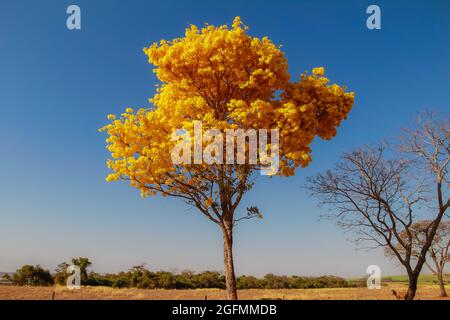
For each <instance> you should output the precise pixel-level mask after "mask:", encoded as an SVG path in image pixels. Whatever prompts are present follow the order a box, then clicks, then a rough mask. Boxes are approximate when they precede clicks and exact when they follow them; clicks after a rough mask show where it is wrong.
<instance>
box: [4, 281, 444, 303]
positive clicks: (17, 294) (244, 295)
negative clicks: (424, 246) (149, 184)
mask: <svg viewBox="0 0 450 320" xmlns="http://www.w3.org/2000/svg"><path fill="white" fill-rule="evenodd" d="M392 289H394V290H396V291H397V292H400V293H402V292H405V291H406V286H405V285H404V284H388V285H384V286H383V287H382V288H381V289H379V290H369V289H367V288H334V289H279V290H274V289H248V290H239V293H238V294H239V299H243V300H245V299H248V300H258V299H286V300H290V299H293V300H317V299H318V300H394V299H396V298H395V297H394V296H393V294H392V291H391V290H392ZM447 291H448V292H449V294H450V286H447ZM53 292H54V293H55V294H54V298H55V300H153V299H162V300H183V299H193V300H203V299H205V298H207V299H209V300H215V299H224V298H225V292H224V291H223V290H219V289H196V290H149V289H113V288H109V287H82V288H81V289H79V290H69V289H67V288H66V287H63V286H57V287H18V286H0V299H1V300H10V299H19V300H20V299H26V300H50V299H52V296H53ZM416 299H421V300H429V299H444V298H440V297H439V288H438V287H437V286H436V285H421V286H419V289H418V294H417V296H416ZM445 299H448V300H450V298H445Z"/></svg>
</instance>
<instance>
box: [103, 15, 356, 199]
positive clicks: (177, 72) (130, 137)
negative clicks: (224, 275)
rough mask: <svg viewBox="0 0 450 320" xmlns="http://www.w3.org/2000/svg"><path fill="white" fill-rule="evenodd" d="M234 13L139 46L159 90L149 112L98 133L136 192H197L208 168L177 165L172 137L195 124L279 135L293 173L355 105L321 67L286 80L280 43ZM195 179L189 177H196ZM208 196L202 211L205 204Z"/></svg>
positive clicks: (116, 172) (126, 116)
mask: <svg viewBox="0 0 450 320" xmlns="http://www.w3.org/2000/svg"><path fill="white" fill-rule="evenodd" d="M247 29H248V27H246V26H244V25H243V24H242V22H241V20H240V18H239V17H236V18H235V19H234V22H233V24H232V27H231V28H229V27H227V26H219V27H215V26H212V25H206V26H204V27H203V28H201V29H199V28H197V27H196V26H190V27H189V28H188V29H186V32H185V36H184V37H182V38H177V39H174V40H172V41H165V40H162V41H160V42H159V43H154V44H152V45H151V46H149V47H148V48H145V49H144V53H145V54H146V55H147V56H148V60H149V63H151V64H153V65H154V66H155V68H154V72H155V74H156V76H157V77H158V79H159V80H160V81H161V85H160V86H158V88H157V93H156V94H155V95H154V97H153V98H152V99H150V102H151V103H152V105H153V106H152V107H151V108H150V109H139V110H137V111H136V112H134V111H133V109H131V108H127V109H126V112H125V113H123V114H122V115H121V116H120V117H119V118H117V119H116V117H115V116H114V115H109V116H108V119H110V120H111V122H110V123H109V124H108V125H106V126H105V127H103V128H102V129H101V131H106V132H107V133H108V138H107V140H106V141H107V143H108V149H109V151H110V152H111V155H112V159H111V160H109V161H108V166H109V168H111V169H112V173H111V174H110V175H109V176H108V177H107V180H117V179H120V178H122V179H128V180H130V183H131V184H132V185H133V186H135V187H137V188H139V189H140V190H141V192H142V194H143V195H144V196H145V195H150V194H154V193H155V192H158V191H159V192H162V193H163V194H169V193H178V194H183V192H185V191H186V190H183V185H185V186H186V187H187V186H191V185H195V186H198V187H200V188H201V187H202V184H204V183H205V179H200V178H196V175H195V172H199V173H200V172H201V174H202V176H203V177H204V175H206V174H208V173H207V172H208V171H207V170H206V166H204V165H197V166H190V165H174V164H173V163H172V162H171V156H170V152H171V150H172V148H173V147H174V142H172V141H171V135H172V133H173V132H174V131H175V130H178V129H180V128H183V129H184V130H186V131H188V132H190V133H191V135H193V132H192V131H193V121H194V120H199V121H202V122H203V128H204V129H205V130H207V129H209V128H213V129H219V130H226V129H236V128H242V129H249V128H253V129H279V132H280V171H279V173H278V174H279V175H284V176H289V175H293V174H294V171H295V168H297V167H298V166H302V167H305V166H307V165H308V164H309V163H310V161H311V157H310V153H311V148H310V144H311V142H312V141H313V140H314V137H315V136H319V137H321V138H324V139H331V138H332V137H333V136H334V135H335V134H336V130H337V127H338V126H339V124H340V122H341V121H342V120H343V119H345V118H346V117H347V114H348V113H349V111H350V110H351V108H352V105H353V100H354V95H353V93H347V92H345V90H344V89H343V88H342V87H340V86H338V85H336V84H331V85H330V84H329V80H328V79H327V78H325V76H324V75H325V70H324V68H314V69H313V70H312V74H310V75H308V74H306V73H305V74H302V75H301V77H300V79H299V81H297V82H290V81H289V79H290V75H289V73H288V63H287V59H286V58H285V56H284V53H283V52H282V51H281V50H280V47H278V46H276V45H275V44H273V43H272V42H271V41H270V40H269V39H268V38H267V37H264V38H262V39H259V38H255V37H252V36H250V35H249V34H248V33H247ZM192 173H194V175H193V174H192ZM211 203H212V202H211V201H210V200H208V203H207V205H208V206H210V205H211Z"/></svg>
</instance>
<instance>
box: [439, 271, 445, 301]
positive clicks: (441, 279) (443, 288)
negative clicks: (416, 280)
mask: <svg viewBox="0 0 450 320" xmlns="http://www.w3.org/2000/svg"><path fill="white" fill-rule="evenodd" d="M437 278H438V282H439V289H440V290H441V297H446V296H447V292H445V283H444V275H443V270H439V271H438V273H437Z"/></svg>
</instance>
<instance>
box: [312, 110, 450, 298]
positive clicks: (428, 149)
mask: <svg viewBox="0 0 450 320" xmlns="http://www.w3.org/2000/svg"><path fill="white" fill-rule="evenodd" d="M424 116H425V117H424ZM424 116H421V117H420V118H419V119H418V124H417V126H416V129H414V130H405V132H404V134H403V135H402V137H401V139H400V141H401V142H400V144H398V145H396V146H391V147H387V146H386V144H383V143H382V144H380V145H379V146H378V147H368V146H366V147H363V148H360V149H358V150H356V151H353V152H350V153H345V154H344V155H343V156H342V161H341V162H340V163H338V164H337V165H336V166H335V168H334V169H333V170H329V171H327V172H326V173H324V174H318V175H316V176H314V177H311V178H309V179H308V183H307V189H308V190H309V191H310V193H311V195H313V196H317V197H318V198H319V200H320V203H321V204H322V205H325V206H327V207H329V208H330V209H331V210H332V213H331V214H330V215H329V216H328V217H330V218H334V219H336V220H337V223H338V225H340V226H341V227H343V228H345V229H347V230H349V231H351V232H353V233H354V234H355V238H354V240H355V241H356V242H357V243H361V242H366V243H370V245H369V246H368V248H378V247H383V248H388V249H389V250H391V251H392V255H393V256H394V257H395V258H396V259H397V260H398V261H399V262H400V263H401V265H403V266H404V268H405V270H406V272H407V274H408V279H409V286H408V292H407V294H406V295H405V300H412V299H414V296H415V293H416V290H417V279H418V276H419V274H420V272H421V270H422V267H423V265H424V263H425V261H426V255H427V252H428V249H429V248H430V246H431V244H432V242H433V239H434V237H435V234H436V230H437V229H438V227H439V224H440V222H441V220H442V218H443V217H444V214H445V212H446V210H447V208H448V207H449V206H450V198H449V197H448V194H447V195H446V193H448V187H449V182H448V163H449V159H450V147H449V140H450V126H449V121H448V119H447V118H443V119H440V120H437V119H436V115H434V114H431V113H427V114H424ZM425 217H426V218H427V220H429V224H428V225H427V226H425V228H424V233H423V235H424V241H423V243H422V245H421V247H420V248H418V254H417V255H413V246H412V244H413V233H412V231H411V227H412V226H413V224H414V223H415V222H417V221H419V220H424V218H425ZM402 233H404V235H405V236H403V235H402ZM399 248H401V250H399Z"/></svg>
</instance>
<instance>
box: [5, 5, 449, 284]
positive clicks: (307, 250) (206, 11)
mask: <svg viewBox="0 0 450 320" xmlns="http://www.w3.org/2000/svg"><path fill="white" fill-rule="evenodd" d="M70 4H77V5H79V6H80V8H81V14H82V30H79V31H69V30H67V28H66V18H67V15H66V8H67V6H68V5H70ZM370 4H377V5H379V6H380V7H381V10H382V29H381V30H372V31H371V30H368V29H367V28H366V19H367V17H368V15H367V14H366V13H365V12H366V8H367V6H368V5H370ZM236 15H239V16H241V18H242V20H243V21H244V23H245V24H247V25H248V26H249V27H250V33H251V34H252V35H254V36H265V35H267V36H269V37H270V38H271V39H272V40H273V41H274V42H275V43H277V44H282V45H283V51H284V52H285V53H286V56H287V58H288V59H289V68H290V72H291V75H292V77H293V78H297V77H298V75H299V74H300V73H301V72H303V71H304V70H310V69H312V68H313V67H317V66H324V67H325V68H326V71H327V75H328V76H329V78H330V79H331V80H332V81H335V82H337V83H339V84H342V85H346V86H348V88H349V89H350V90H352V91H354V92H355V93H356V100H355V105H354V109H353V111H352V112H351V114H350V116H349V119H348V120H347V121H345V122H344V123H343V124H342V126H341V128H340V130H339V132H338V135H337V137H336V138H335V139H334V140H332V141H320V140H317V141H316V142H314V144H313V159H314V161H313V163H312V164H311V165H310V166H309V167H308V168H306V169H303V170H298V171H297V174H296V176H295V177H292V178H279V179H278V178H277V179H269V178H267V177H261V178H259V180H258V181H257V184H256V187H255V188H254V189H253V191H251V192H250V193H249V194H247V198H246V199H245V201H244V203H242V206H241V207H242V208H244V207H245V206H246V205H247V204H248V205H252V204H256V205H258V207H259V208H260V210H261V211H262V212H263V214H264V219H263V220H260V221H249V222H244V223H242V224H241V225H239V226H238V227H237V229H236V234H235V244H236V246H235V262H236V269H237V273H238V274H254V275H263V274H265V273H268V272H273V273H278V274H300V275H320V274H335V275H341V276H359V275H363V274H365V271H366V267H367V266H368V265H371V264H377V265H379V266H380V267H381V269H382V272H383V273H384V274H398V273H402V271H401V269H399V268H398V267H397V266H396V264H395V263H393V262H391V261H389V260H387V259H385V258H384V257H383V253H382V251H381V250H380V251H372V252H366V251H361V250H358V251H356V250H355V246H354V244H353V243H351V242H348V241H346V238H347V235H345V234H344V233H343V231H342V230H340V229H338V228H337V227H336V226H335V224H334V223H333V222H330V221H319V216H320V214H321V213H323V212H324V211H323V210H324V209H321V208H318V207H317V202H316V201H315V200H314V199H310V198H308V196H307V195H306V194H305V193H304V191H302V190H301V189H300V186H301V185H302V184H303V183H304V181H305V178H306V177H307V176H309V175H312V174H314V173H316V172H318V171H320V170H324V169H326V168H329V167H330V166H332V165H333V163H335V162H336V161H337V160H338V158H339V155H340V153H341V152H343V151H345V150H349V149H351V148H353V147H355V146H358V145H361V144H365V143H373V142H376V141H378V140H379V139H381V138H386V137H387V138H389V137H392V136H394V135H395V134H396V133H397V132H398V130H399V128H400V127H401V126H405V125H407V124H408V123H409V122H410V121H411V119H412V117H413V116H414V115H415V114H416V113H417V112H418V111H419V110H421V109H424V108H433V109H436V110H441V111H446V112H448V111H449V110H450V106H449V101H450V87H449V84H450V61H449V60H450V59H449V57H450V2H448V1H375V2H372V1H370V2H369V1H340V2H337V1H329V2H328V1H286V0H279V1H273V2H272V3H269V2H267V3H266V1H246V2H245V3H244V1H221V2H215V3H214V2H211V1H185V2H182V1H158V2H156V1H80V0H76V1H70V2H69V1H20V0H19V1H10V0H6V1H5V0H2V1H1V2H0V111H1V114H2V117H1V126H0V137H1V141H2V143H1V150H2V151H1V153H0V154H1V157H0V159H1V160H0V221H1V222H0V226H1V228H0V271H14V270H15V269H17V268H18V267H20V266H21V265H23V264H26V263H27V264H41V265H43V266H45V267H47V268H50V269H53V268H54V267H55V266H56V264H58V263H59V262H61V261H64V260H66V261H68V260H69V259H70V258H71V257H73V256H88V257H89V258H91V260H92V261H93V262H94V269H95V270H96V271H100V272H115V271H119V270H125V269H128V268H129V267H130V266H132V265H135V264H138V263H141V262H146V263H147V265H148V267H150V268H151V269H166V270H183V269H191V270H197V271H199V270H205V269H209V270H221V269H222V248H221V245H222V243H221V234H220V230H219V229H218V227H217V226H216V225H214V224H212V223H211V222H210V221H208V220H207V219H205V218H204V217H203V216H201V215H200V214H198V213H197V212H196V211H195V210H194V209H188V208H187V207H186V206H185V205H184V204H183V203H182V202H180V201H178V200H176V199H170V198H164V199H162V198H160V197H151V198H147V199H142V198H141V197H140V196H139V192H138V191H137V190H135V189H132V188H130V187H129V186H128V185H127V184H126V183H125V182H123V183H120V182H118V183H107V182H105V180H104V178H105V176H106V174H107V172H108V170H107V168H106V165H105V161H106V159H107V157H108V153H107V150H106V149H105V142H104V139H105V136H104V135H103V134H100V133H99V132H98V131H97V130H98V128H99V127H101V126H103V125H104V124H105V123H106V122H107V120H106V115H107V114H108V113H116V114H118V113H121V112H122V111H123V110H124V109H125V108H126V107H128V106H130V107H135V108H138V107H148V102H147V99H148V98H149V97H151V96H152V95H153V94H154V84H155V83H156V78H155V76H154V74H153V73H152V71H151V70H152V66H150V65H149V64H148V63H147V59H146V57H145V55H144V54H143V52H142V48H143V47H144V46H148V45H149V44H151V43H152V42H155V41H159V40H160V39H163V38H165V39H172V38H174V37H178V36H181V35H183V32H184V28H185V27H187V26H188V25H189V24H191V23H193V24H197V25H202V24H203V23H205V22H208V23H210V24H215V25H218V24H231V22H232V20H233V18H234V17H235V16H236Z"/></svg>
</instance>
